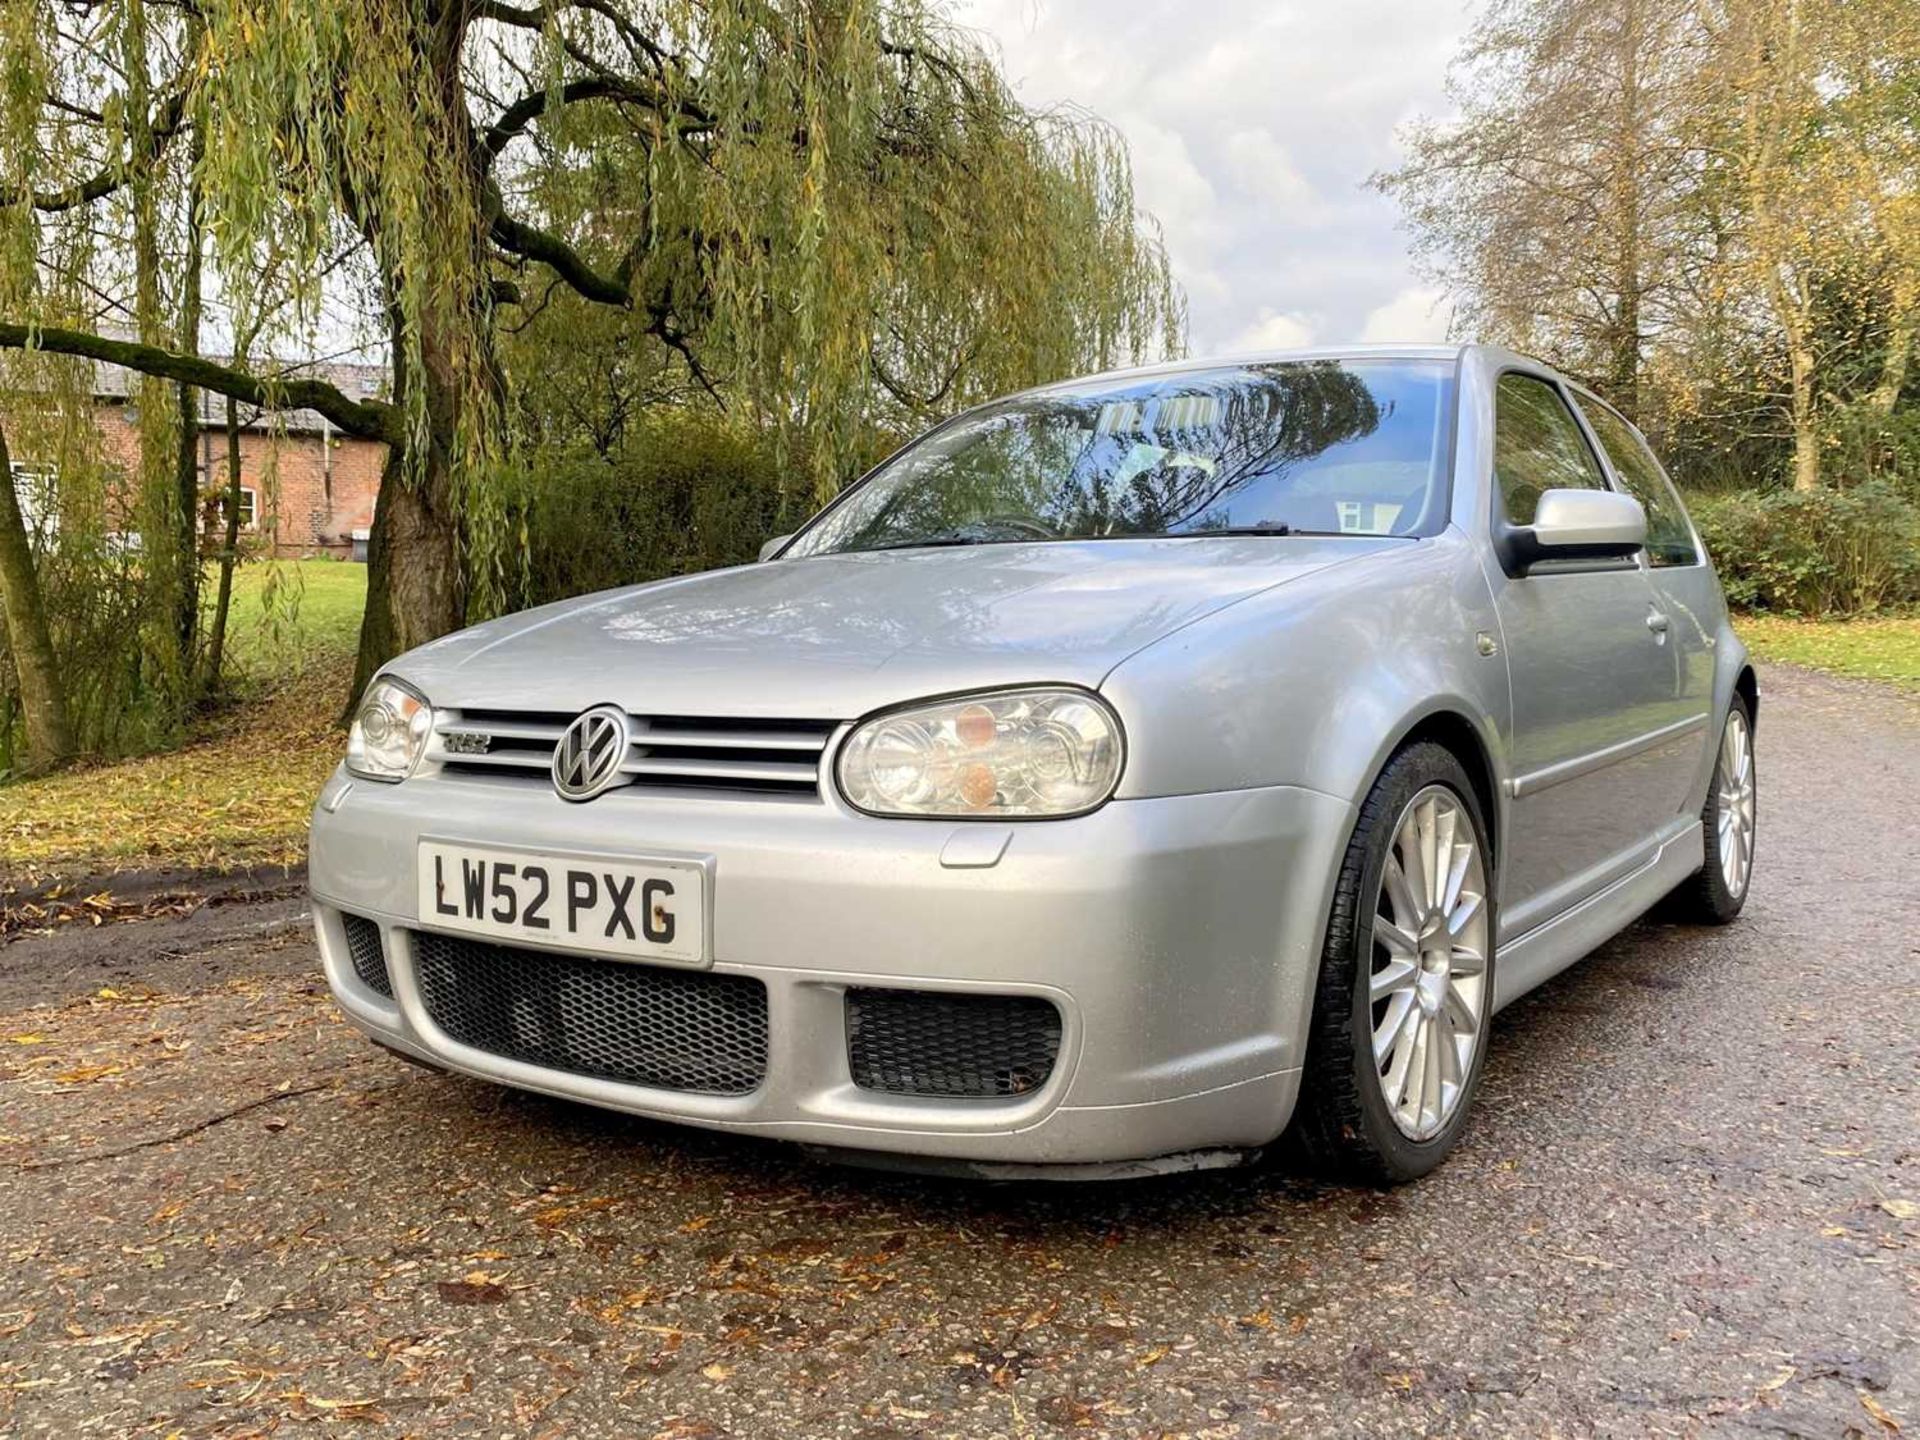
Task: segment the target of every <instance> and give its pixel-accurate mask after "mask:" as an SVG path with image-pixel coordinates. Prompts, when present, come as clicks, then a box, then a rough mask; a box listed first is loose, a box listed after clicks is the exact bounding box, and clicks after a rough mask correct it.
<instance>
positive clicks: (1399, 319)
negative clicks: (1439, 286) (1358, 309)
mask: <svg viewBox="0 0 1920 1440" xmlns="http://www.w3.org/2000/svg"><path fill="white" fill-rule="evenodd" d="M1452 317H1453V307H1452V305H1450V304H1449V303H1448V301H1447V297H1446V296H1445V295H1443V294H1442V293H1441V292H1440V291H1438V290H1434V289H1430V288H1428V287H1426V286H1416V287H1414V288H1412V289H1408V290H1402V291H1401V292H1400V293H1399V294H1398V295H1396V296H1394V297H1393V299H1391V300H1389V301H1388V302H1387V303H1386V304H1384V305H1382V306H1379V307H1378V308H1377V309H1374V310H1370V311H1368V312H1367V320H1366V323H1365V324H1364V325H1362V326H1361V327H1360V338H1361V339H1362V340H1444V339H1446V338H1447V322H1448V320H1450V319H1451V318H1452Z"/></svg>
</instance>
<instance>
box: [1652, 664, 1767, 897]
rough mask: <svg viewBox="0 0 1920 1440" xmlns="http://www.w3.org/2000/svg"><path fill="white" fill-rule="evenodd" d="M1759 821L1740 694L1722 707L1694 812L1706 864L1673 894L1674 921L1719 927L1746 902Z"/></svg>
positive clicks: (1749, 732) (1749, 729)
mask: <svg viewBox="0 0 1920 1440" xmlns="http://www.w3.org/2000/svg"><path fill="white" fill-rule="evenodd" d="M1758 821H1759V782H1758V775H1757V773H1756V772H1755V770H1754V762H1753V716H1752V715H1751V714H1750V713H1749V712H1748V710H1747V702H1746V699H1745V697H1744V696H1741V695H1735V696H1734V697H1733V703H1732V704H1731V705H1730V706H1728V707H1727V723H1726V725H1725V726H1724V727H1723V728H1722V729H1721V731H1720V749H1719V751H1718V752H1717V753H1716V755H1715V756H1714V762H1713V780H1712V782H1711V783H1710V784H1709V785H1708V786H1707V803H1706V804H1705V805H1704V806H1702V807H1701V810H1700V824H1701V828H1702V829H1703V830H1704V831H1705V839H1706V863H1705V864H1704V865H1702V866H1701V867H1700V873H1699V874H1697V875H1695V876H1694V877H1693V878H1692V879H1690V880H1688V881H1687V882H1686V883H1685V884H1683V885H1682V886H1680V888H1679V889H1677V890H1675V891H1674V892H1673V898H1672V902H1671V906H1670V908H1671V910H1672V911H1673V914H1674V918H1676V919H1679V920H1691V921H1693V922H1694V923H1696V924H1700V925H1724V924H1726V923H1727V922H1728V921H1729V920H1731V919H1733V917H1734V916H1736V915H1738V914H1739V913H1740V909H1741V907H1742V906H1743V905H1745V904H1746V903H1747V888H1748V886H1749V885H1750V884H1751V883H1752V881H1753V842H1754V837H1755V834H1756V832H1757V829H1758Z"/></svg>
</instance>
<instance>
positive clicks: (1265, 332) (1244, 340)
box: [1195, 308, 1313, 355]
mask: <svg viewBox="0 0 1920 1440" xmlns="http://www.w3.org/2000/svg"><path fill="white" fill-rule="evenodd" d="M1312 343H1313V325H1312V322H1310V321H1309V320H1307V319H1306V318H1305V317H1303V316H1300V315H1285V314H1282V313H1280V312H1279V311H1276V310H1271V309H1264V308H1263V309H1262V310H1261V312H1260V318H1259V319H1258V320H1256V321H1254V322H1253V324H1251V325H1249V326H1247V328H1246V329H1244V330H1242V331H1241V332H1240V333H1239V334H1237V335H1235V336H1234V337H1233V338H1232V339H1231V340H1229V341H1228V342H1227V343H1226V344H1225V345H1224V346H1222V347H1220V350H1221V353H1222V354H1226V355H1241V354H1247V353H1249V352H1252V351H1255V350H1293V349H1297V348H1299V347H1300V346H1303V345H1311V344H1312ZM1195 351H1196V353H1198V354H1205V353H1206V350H1205V349H1203V348H1200V347H1195Z"/></svg>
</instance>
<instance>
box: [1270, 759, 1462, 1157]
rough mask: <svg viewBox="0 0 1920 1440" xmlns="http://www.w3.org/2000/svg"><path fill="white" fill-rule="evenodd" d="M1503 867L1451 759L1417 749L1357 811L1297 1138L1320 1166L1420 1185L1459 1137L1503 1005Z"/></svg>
mask: <svg viewBox="0 0 1920 1440" xmlns="http://www.w3.org/2000/svg"><path fill="white" fill-rule="evenodd" d="M1492 876H1493V860H1492V856H1491V854H1490V853H1489V851H1488V849H1487V843H1486V827H1485V825H1484V823H1483V822H1482V820H1481V817H1480V808H1479V802H1478V800H1477V799H1476V797H1475V791H1474V788H1473V783H1472V781H1471V780H1470V779H1469V778H1468V775H1467V773H1466V770H1465V769H1464V768H1463V767H1462V765H1461V763H1460V761H1459V760H1458V759H1457V758H1456V757H1455V756H1454V755H1453V754H1452V752H1450V751H1448V750H1447V749H1445V748H1443V747H1442V746H1439V745H1436V744H1432V743H1421V744H1415V745H1411V746H1409V747H1408V748H1407V749H1405V750H1403V751H1401V752H1400V753H1399V754H1398V755H1396V756H1395V757H1394V758H1393V760H1392V761H1391V762H1390V763H1389V764H1388V766H1387V768H1386V770H1385V772H1384V773H1383V774H1382V775H1381V777H1380V779H1379V780H1378V781H1377V782H1376V783H1375V785H1374V787H1373V790H1372V792H1371V793H1370V794H1369V795H1368V797H1367V800H1366V803H1365V804H1364V805H1363V806H1362V807H1361V810H1360V818H1359V822H1358V824H1357V825H1356V826H1355V827H1354V834H1353V839H1352V841H1351V842H1350V844H1349V845H1348V848H1347V855H1346V859H1345V862H1344V863H1343V864H1342V866H1341V870H1340V877H1339V882H1338V885H1337V887H1336V890H1335V895H1334V904H1333V911H1332V915H1331V917H1330V918H1329V921H1328V925H1327V938H1326V945H1325V949H1324V951H1323V953H1322V956H1321V968H1320V983H1319V988H1318V991H1317V992H1316V995H1315V1001H1314V1016H1313V1027H1312V1033H1311V1035H1310V1037H1309V1039H1308V1046H1307V1062H1306V1072H1307V1073H1306V1076H1305V1077H1304V1078H1305V1082H1306V1092H1305V1094H1304V1095H1303V1097H1302V1101H1301V1109H1300V1133H1301V1137H1302V1139H1303V1140H1304V1141H1305V1142H1306V1144H1307V1145H1308V1147H1309V1148H1310V1149H1312V1150H1313V1151H1315V1152H1317V1153H1318V1154H1319V1155H1321V1156H1322V1157H1324V1158H1327V1159H1330V1160H1334V1161H1337V1162H1340V1163H1341V1164H1343V1165H1344V1166H1345V1167H1346V1168H1348V1169H1351V1170H1357V1171H1359V1172H1360V1173H1362V1174H1364V1175H1366V1176H1369V1177H1371V1178H1374V1179H1379V1180H1389V1181H1398V1180H1411V1179H1413V1178H1415V1177H1416V1176H1419V1175H1424V1174H1425V1173H1426V1172H1427V1171H1429V1170H1431V1169H1432V1168H1433V1167H1434V1166H1435V1165H1437V1164H1439V1163H1440V1161H1441V1160H1442V1159H1444V1158H1445V1156H1446V1154H1447V1152H1448V1151H1449V1150H1451V1149H1452V1148H1453V1145H1454V1142H1455V1141H1456V1140H1457V1139H1458V1137H1459V1135H1460V1132H1461V1130H1462V1128H1463V1127H1464V1124H1465V1120H1466V1114H1467V1109H1468V1107H1469V1105H1470V1104H1471V1102H1472V1099H1473V1092H1474V1089H1475V1086H1476V1085H1477V1083H1478V1081H1479V1077H1480V1068H1481V1064H1482V1062H1483V1060H1484V1058H1485V1055H1486V1038H1487V1022H1488V1018H1489V1015H1490V1012H1491V1009H1492V999H1493V967H1494V954H1493V937H1494V928H1493V913H1492V912H1493V904H1492V893H1493V892H1492Z"/></svg>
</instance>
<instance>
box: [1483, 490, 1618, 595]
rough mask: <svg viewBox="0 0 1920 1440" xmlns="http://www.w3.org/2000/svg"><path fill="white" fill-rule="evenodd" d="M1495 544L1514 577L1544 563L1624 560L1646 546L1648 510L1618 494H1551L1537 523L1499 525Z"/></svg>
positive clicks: (1546, 496)
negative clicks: (1552, 561)
mask: <svg viewBox="0 0 1920 1440" xmlns="http://www.w3.org/2000/svg"><path fill="white" fill-rule="evenodd" d="M1496 543H1497V548H1498V549H1499V552H1500V563H1501V564H1502V565H1503V566H1504V567H1505V569H1506V572H1507V573H1508V574H1509V575H1524V574H1526V573H1527V571H1528V569H1529V568H1531V567H1532V566H1534V565H1536V564H1538V563H1539V562H1541V561H1543V560H1624V559H1626V558H1628V557H1630V556H1633V555H1637V554H1638V553H1639V552H1640V551H1641V550H1642V549H1643V548H1645V546H1646V543H1647V512H1646V510H1645V509H1643V508H1642V507H1641V504H1640V502H1639V501H1638V500H1636V499H1634V498H1633V497H1632V496H1631V495H1622V494H1620V493H1619V492H1617V491H1614V490H1548V491H1546V492H1545V493H1543V494H1542V495H1541V496H1540V503H1539V505H1538V506H1537V507H1535V509H1534V513H1533V524H1531V525H1505V526H1502V527H1500V531H1499V534H1498V536H1497V537H1496Z"/></svg>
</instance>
